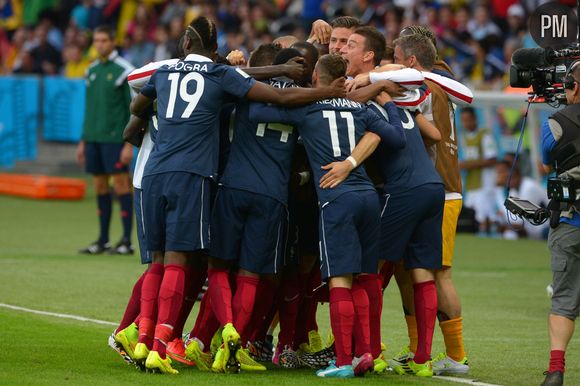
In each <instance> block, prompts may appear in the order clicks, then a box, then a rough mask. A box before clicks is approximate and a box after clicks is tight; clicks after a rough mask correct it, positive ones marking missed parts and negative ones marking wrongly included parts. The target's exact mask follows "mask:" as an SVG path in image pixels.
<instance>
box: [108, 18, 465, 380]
mask: <svg viewBox="0 0 580 386" xmlns="http://www.w3.org/2000/svg"><path fill="white" fill-rule="evenodd" d="M435 44H436V42H435V38H434V35H433V34H432V33H431V31H430V30H428V29H426V28H424V27H419V26H411V27H407V28H405V29H404V30H403V31H402V32H401V34H400V37H399V38H398V39H397V40H395V42H394V52H393V50H388V49H387V47H386V43H385V38H384V36H383V35H382V34H381V33H380V32H379V31H378V30H377V29H375V28H374V27H369V26H363V25H360V23H359V21H358V20H357V19H355V18H352V17H339V18H337V19H335V20H333V21H332V22H331V23H330V24H328V23H326V22H325V21H322V20H317V21H316V22H314V24H313V28H312V33H311V36H310V37H309V39H308V41H307V42H300V41H298V40H297V39H296V38H294V37H292V36H286V37H282V38H279V39H277V40H276V41H275V42H274V43H273V44H263V45H261V46H259V47H258V48H257V49H256V50H255V51H253V52H252V53H251V55H250V57H249V58H248V66H247V67H246V60H245V59H244V58H243V55H241V53H240V52H232V53H230V55H228V58H221V57H218V55H217V53H216V51H217V35H216V28H215V25H214V24H213V22H212V21H211V20H209V19H207V18H206V17H203V16H200V17H198V18H196V19H194V20H193V21H192V22H191V23H190V24H189V26H188V27H187V29H186V30H185V31H184V33H183V37H182V39H181V42H180V47H181V48H182V50H183V52H182V56H181V57H179V58H175V59H170V60H166V61H161V62H155V63H150V64H148V65H146V66H144V67H142V68H139V69H137V70H134V71H133V72H132V73H131V74H129V76H128V82H129V85H130V86H131V88H132V89H133V90H134V91H135V92H136V93H137V96H136V97H135V98H134V99H133V101H132V103H131V114H132V116H131V119H130V121H129V123H128V124H127V127H126V128H125V133H124V137H125V139H126V140H127V141H128V142H130V143H133V144H135V145H137V146H139V148H140V149H139V155H138V158H137V163H136V169H135V173H134V178H133V185H134V195H135V196H134V203H135V213H136V217H137V230H138V232H137V233H138V238H139V246H140V250H141V261H142V263H143V264H146V265H147V269H146V270H145V272H144V273H143V275H142V276H141V277H140V278H139V280H138V281H137V282H136V283H135V285H134V287H133V291H132V294H131V297H130V299H129V303H128V305H127V308H126V310H125V313H124V315H123V319H122V321H121V323H120V325H119V326H118V328H117V329H115V331H114V332H113V333H112V335H111V337H110V338H109V345H110V346H111V347H112V348H113V349H115V350H116V351H117V352H118V353H119V354H120V355H121V356H122V357H123V358H124V359H125V360H126V361H127V362H129V363H131V364H134V365H136V366H137V367H138V368H140V369H141V370H145V371H151V372H160V373H164V374H177V373H178V370H177V369H176V366H175V362H181V363H182V364H184V365H189V366H196V367H197V368H198V369H199V370H202V371H213V372H238V371H240V370H241V371H263V370H266V367H265V366H264V364H263V362H273V363H274V364H275V365H278V366H281V367H285V368H299V367H311V368H314V369H316V370H317V371H316V375H317V376H319V377H335V378H350V377H353V376H362V375H364V374H365V373H367V372H384V371H386V370H387V369H389V368H390V369H392V370H393V371H394V372H396V373H398V374H401V375H404V374H410V375H416V376H421V377H430V376H433V374H443V373H447V374H453V373H466V372H468V370H469V365H468V362H467V355H466V353H465V350H464V345H463V335H462V334H463V332H462V330H463V326H462V318H461V306H460V302H459V298H458V296H457V293H456V291H455V287H454V286H453V282H452V280H451V266H452V256H453V247H454V241H455V229H456V225H457V219H458V216H459V210H460V209H461V198H462V197H461V179H460V176H459V168H458V162H457V142H456V139H455V128H454V115H453V114H454V108H455V105H467V104H470V103H471V101H472V93H471V91H470V90H469V89H467V88H466V87H465V86H463V85H462V84H461V83H459V82H457V81H455V80H454V79H453V74H452V72H451V70H450V69H449V67H448V66H447V65H446V64H445V63H444V62H442V61H440V60H438V59H437V51H436V48H435ZM392 276H395V279H396V282H397V285H398V286H399V289H400V292H401V299H402V304H403V310H404V317H405V320H406V322H407V326H408V333H409V344H408V345H407V346H405V347H404V348H403V349H402V350H401V352H400V353H398V354H397V355H395V356H394V357H393V358H391V359H387V358H386V357H385V355H384V353H383V350H384V345H383V344H382V343H381V317H382V301H383V290H384V289H385V288H386V286H387V285H388V284H389V281H390V279H391V278H392ZM206 282H207V290H206V291H202V287H203V286H204V284H205V283H206ZM202 292H203V294H202ZM200 295H201V302H200V307H199V312H198V314H197V318H196V321H195V325H194V327H193V329H192V330H191V331H190V332H189V333H187V334H184V331H183V329H184V325H185V322H186V320H187V318H188V316H189V314H190V312H191V310H192V308H193V305H194V302H195V301H196V300H197V299H198V297H199V296H200ZM321 302H324V303H329V306H330V325H331V327H332V334H331V336H330V337H329V339H328V341H327V342H325V343H323V342H322V338H321V336H320V334H319V333H318V326H317V324H316V311H317V307H318V304H319V303H321ZM437 319H438V320H439V324H440V327H441V331H442V333H443V337H444V341H445V352H443V353H441V354H439V355H437V356H434V357H432V355H431V343H432V338H433V333H434V329H435V322H436V320H437ZM278 327H279V334H278V338H277V342H276V344H274V340H273V337H272V335H273V331H274V330H275V329H276V328H278Z"/></svg>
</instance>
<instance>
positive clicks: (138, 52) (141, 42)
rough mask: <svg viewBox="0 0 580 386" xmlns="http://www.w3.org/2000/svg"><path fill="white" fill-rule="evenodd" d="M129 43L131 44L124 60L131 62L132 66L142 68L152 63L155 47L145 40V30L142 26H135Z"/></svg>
mask: <svg viewBox="0 0 580 386" xmlns="http://www.w3.org/2000/svg"><path fill="white" fill-rule="evenodd" d="M130 41H131V44H130V45H129V48H128V49H127V51H126V53H125V59H127V60H128V61H129V62H131V64H132V65H133V66H135V67H142V66H144V65H146V64H147V63H149V62H151V61H153V58H154V56H155V45H154V44H153V43H151V42H150V41H147V40H146V36H145V28H144V27H143V26H142V25H136V26H135V28H134V29H133V35H132V38H131V39H130Z"/></svg>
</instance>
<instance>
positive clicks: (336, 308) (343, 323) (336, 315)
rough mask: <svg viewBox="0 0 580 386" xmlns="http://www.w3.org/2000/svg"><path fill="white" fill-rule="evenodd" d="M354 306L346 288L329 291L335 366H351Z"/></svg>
mask: <svg viewBox="0 0 580 386" xmlns="http://www.w3.org/2000/svg"><path fill="white" fill-rule="evenodd" d="M354 319H355V317H354V305H353V302H352V295H351V293H350V289H348V288H332V289H331V290H330V325H331V327H332V333H333V334H334V342H335V351H336V366H344V365H350V364H352V330H353V327H354Z"/></svg>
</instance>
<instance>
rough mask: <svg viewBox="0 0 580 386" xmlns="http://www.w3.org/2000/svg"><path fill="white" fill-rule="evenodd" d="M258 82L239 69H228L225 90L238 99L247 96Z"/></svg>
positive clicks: (225, 75)
mask: <svg viewBox="0 0 580 386" xmlns="http://www.w3.org/2000/svg"><path fill="white" fill-rule="evenodd" d="M254 83H256V80H255V79H254V78H252V77H251V76H250V75H248V74H246V73H245V72H244V71H243V70H240V69H239V68H233V67H226V70H225V72H224V75H223V83H222V85H223V87H224V90H225V91H226V92H227V93H229V94H232V95H234V96H236V97H238V98H243V97H245V96H246V94H247V93H248V91H250V89H251V88H252V87H253V86H254Z"/></svg>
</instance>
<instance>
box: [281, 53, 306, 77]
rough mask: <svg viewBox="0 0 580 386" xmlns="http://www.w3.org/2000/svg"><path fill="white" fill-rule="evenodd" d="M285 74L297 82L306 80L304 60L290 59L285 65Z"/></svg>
mask: <svg viewBox="0 0 580 386" xmlns="http://www.w3.org/2000/svg"><path fill="white" fill-rule="evenodd" d="M284 72H285V73H286V76H287V77H288V78H290V79H292V80H294V81H296V82H299V81H301V80H302V79H304V75H305V74H306V67H305V66H304V58H303V57H301V56H299V57H295V58H292V59H290V60H289V61H287V62H286V64H284Z"/></svg>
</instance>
